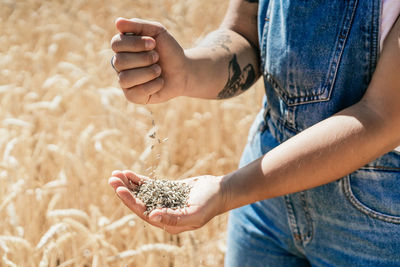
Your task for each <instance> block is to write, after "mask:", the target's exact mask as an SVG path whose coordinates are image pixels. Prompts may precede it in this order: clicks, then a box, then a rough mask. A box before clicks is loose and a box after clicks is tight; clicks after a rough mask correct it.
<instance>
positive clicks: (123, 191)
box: [115, 186, 146, 220]
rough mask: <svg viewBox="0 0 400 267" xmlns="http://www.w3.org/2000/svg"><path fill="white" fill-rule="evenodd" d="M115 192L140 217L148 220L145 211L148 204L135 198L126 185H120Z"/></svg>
mask: <svg viewBox="0 0 400 267" xmlns="http://www.w3.org/2000/svg"><path fill="white" fill-rule="evenodd" d="M115 192H116V193H117V195H118V197H119V198H120V199H121V200H122V202H123V203H124V204H125V206H127V207H128V208H129V209H130V210H132V211H133V212H134V213H136V214H137V215H138V216H139V217H141V218H142V219H144V220H146V217H145V216H144V215H143V213H144V212H145V211H146V206H145V205H144V203H143V202H142V201H140V200H139V199H137V198H135V197H134V195H133V194H132V192H131V191H129V189H127V188H126V187H123V186H120V187H118V188H117V189H116V190H115Z"/></svg>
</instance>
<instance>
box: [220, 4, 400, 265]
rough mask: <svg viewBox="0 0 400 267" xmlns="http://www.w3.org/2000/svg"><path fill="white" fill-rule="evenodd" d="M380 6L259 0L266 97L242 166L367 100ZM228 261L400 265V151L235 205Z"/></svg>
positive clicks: (377, 42) (375, 55) (229, 239)
mask: <svg viewBox="0 0 400 267" xmlns="http://www.w3.org/2000/svg"><path fill="white" fill-rule="evenodd" d="M380 11H381V0H371V1H357V0H346V1H344V0H332V1H317V0H309V1H299V0H285V1H274V0H271V1H260V3H259V40H260V50H261V51H260V52H261V68H262V72H263V76H264V82H265V91H266V97H265V101H264V106H263V108H262V110H261V111H260V113H259V114H258V116H257V118H256V120H255V121H254V123H253V125H252V127H251V129H250V133H249V140H248V144H247V146H246V148H245V150H244V152H243V155H242V159H241V162H240V166H244V165H246V164H248V163H249V162H251V161H253V160H255V159H257V158H259V157H261V156H262V155H264V154H265V153H267V152H268V151H270V150H271V149H272V148H274V147H276V146H277V145H279V144H280V143H282V142H284V141H285V140H287V139H289V138H290V137H292V136H294V135H295V134H297V133H298V132H300V131H302V130H304V129H306V128H308V127H310V126H311V125H313V124H315V123H317V122H319V121H321V120H323V119H325V118H327V117H329V116H331V115H332V114H334V113H336V112H338V111H340V110H342V109H344V108H346V107H348V106H350V105H352V104H355V103H356V102H357V101H359V100H360V98H361V97H362V96H363V94H364V93H365V90H366V89H367V87H368V84H369V82H370V80H371V77H372V74H373V72H374V69H375V66H376V63H377V60H378V57H379V47H378V46H379V38H378V37H379V21H380V13H381V12H380ZM321 164H329V163H327V162H321ZM315 167H316V168H318V166H315ZM225 265H226V266H229V267H231V266H241V267H244V266H252V267H253V266H400V153H399V152H396V151H392V152H390V153H387V154H386V155H384V156H382V157H380V158H378V159H376V160H374V161H372V162H370V163H369V164H367V165H366V166H364V167H362V168H360V169H359V170H357V171H356V172H354V173H351V174H349V175H347V176H346V177H343V178H342V179H340V180H337V181H335V182H332V183H330V184H327V185H323V186H320V187H317V188H314V189H310V190H306V191H303V192H299V193H295V194H290V195H286V196H282V197H277V198H273V199H268V200H263V201H259V202H257V203H253V204H251V205H247V206H245V207H241V208H239V209H236V210H233V211H232V212H231V213H230V216H229V226H228V250H227V254H226V258H225Z"/></svg>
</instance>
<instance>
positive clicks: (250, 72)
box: [218, 55, 256, 99]
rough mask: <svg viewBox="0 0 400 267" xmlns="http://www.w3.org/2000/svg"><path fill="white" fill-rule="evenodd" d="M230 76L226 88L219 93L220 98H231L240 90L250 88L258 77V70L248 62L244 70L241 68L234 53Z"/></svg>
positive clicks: (230, 65)
mask: <svg viewBox="0 0 400 267" xmlns="http://www.w3.org/2000/svg"><path fill="white" fill-rule="evenodd" d="M228 71H229V77H228V81H227V83H226V84H225V87H224V89H222V90H221V92H219V94H218V98H219V99H225V98H230V97H232V96H234V95H235V94H237V93H238V92H239V91H242V92H243V91H246V90H247V89H249V88H250V86H251V85H252V84H253V82H254V80H255V78H256V72H255V71H254V67H253V65H251V64H247V65H246V66H245V67H244V68H243V70H240V66H239V63H238V62H237V57H236V55H233V58H232V60H231V61H230V62H229V68H228Z"/></svg>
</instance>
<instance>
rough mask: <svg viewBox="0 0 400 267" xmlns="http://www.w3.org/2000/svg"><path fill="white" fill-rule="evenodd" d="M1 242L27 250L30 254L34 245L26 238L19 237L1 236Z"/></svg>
mask: <svg viewBox="0 0 400 267" xmlns="http://www.w3.org/2000/svg"><path fill="white" fill-rule="evenodd" d="M0 242H4V243H10V244H12V245H13V246H15V247H17V248H18V249H21V248H23V249H25V250H27V251H28V252H30V251H32V250H33V248H32V245H31V244H30V243H29V242H28V241H27V240H26V239H24V238H21V237H17V236H4V235H2V236H0Z"/></svg>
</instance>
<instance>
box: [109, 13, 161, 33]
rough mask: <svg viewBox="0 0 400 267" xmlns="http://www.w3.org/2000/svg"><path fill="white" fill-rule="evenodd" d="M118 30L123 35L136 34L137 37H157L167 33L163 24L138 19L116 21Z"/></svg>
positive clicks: (119, 19)
mask: <svg viewBox="0 0 400 267" xmlns="http://www.w3.org/2000/svg"><path fill="white" fill-rule="evenodd" d="M115 26H116V28H117V30H118V31H119V32H121V33H128V32H129V33H134V34H136V35H146V36H152V37H156V36H157V35H158V34H160V33H162V32H164V31H165V28H164V26H163V25H162V24H160V23H158V22H155V21H148V20H142V19H138V18H133V19H125V18H118V19H117V20H116V21H115Z"/></svg>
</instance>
